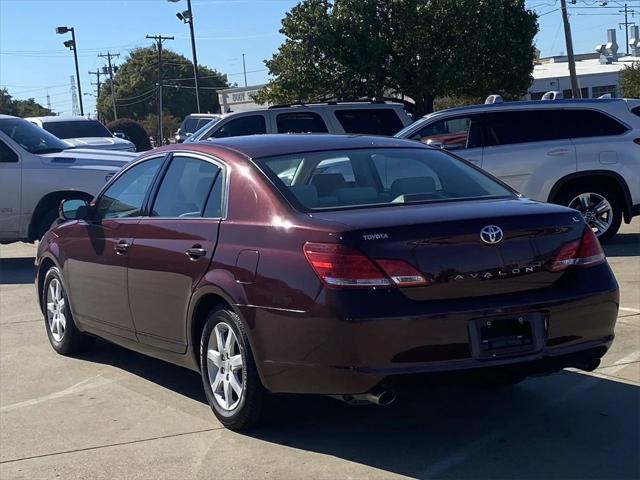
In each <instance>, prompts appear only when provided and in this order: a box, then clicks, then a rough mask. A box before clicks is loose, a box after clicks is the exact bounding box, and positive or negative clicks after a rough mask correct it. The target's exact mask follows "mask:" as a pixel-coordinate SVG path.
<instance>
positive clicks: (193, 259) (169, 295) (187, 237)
mask: <svg viewBox="0 0 640 480" xmlns="http://www.w3.org/2000/svg"><path fill="white" fill-rule="evenodd" d="M223 184H224V169H223V168H221V164H219V163H217V162H216V161H214V160H212V159H210V158H209V157H205V156H199V155H196V154H189V155H186V154H175V155H173V157H172V158H171V160H170V164H169V166H168V168H167V171H166V173H165V174H164V177H163V179H162V183H161V184H160V185H159V187H158V188H157V193H156V194H155V199H154V200H153V203H152V206H151V208H150V211H149V216H148V217H145V218H143V219H142V220H141V221H140V223H139V224H138V226H137V228H136V234H135V238H134V241H133V246H132V248H131V250H130V252H129V304H130V305H131V312H132V315H133V322H134V324H135V326H136V332H137V335H138V340H139V341H140V342H142V343H146V344H149V345H153V346H155V347H158V348H163V349H166V350H171V351H174V352H180V353H182V352H185V351H186V348H187V332H186V318H187V310H188V308H189V300H190V299H191V293H192V291H193V289H194V288H195V287H196V285H197V284H198V282H199V281H200V279H201V278H202V276H203V275H204V274H205V273H206V271H207V268H208V267H209V263H210V262H211V258H212V256H213V253H214V251H215V248H216V242H217V238H218V228H219V225H220V221H221V218H222V216H223V213H222V192H223V188H222V185H223Z"/></svg>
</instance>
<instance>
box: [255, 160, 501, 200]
mask: <svg viewBox="0 0 640 480" xmlns="http://www.w3.org/2000/svg"><path fill="white" fill-rule="evenodd" d="M289 159H291V160H293V159H295V161H296V162H297V163H298V167H299V166H300V165H303V168H300V172H301V173H303V174H300V173H299V174H297V175H296V176H295V178H294V181H293V182H292V184H291V185H285V184H284V183H283V182H282V181H281V180H280V179H279V177H278V175H277V173H276V171H274V170H273V169H272V168H271V166H272V165H276V166H279V165H282V163H283V160H289ZM259 166H260V167H261V168H262V169H263V170H264V172H265V173H266V174H267V175H268V176H269V177H270V178H271V179H272V180H273V181H274V183H275V184H276V186H278V188H280V190H281V191H282V192H283V194H284V195H285V196H287V197H289V198H290V199H291V200H292V201H293V200H294V199H295V201H294V204H295V203H296V202H297V203H299V204H301V205H302V206H303V207H304V209H305V210H318V209H336V208H351V207H357V206H365V205H378V206H384V205H397V204H403V203H413V202H437V201H443V200H454V199H459V200H461V199H468V198H487V197H503V196H512V195H513V194H512V192H510V191H509V190H508V189H506V188H504V187H503V186H502V185H500V184H498V183H497V182H496V181H495V180H493V179H491V178H490V177H489V176H488V175H485V174H483V173H481V172H479V171H478V170H476V169H474V168H472V167H470V166H468V165H466V164H465V163H464V162H462V161H459V160H457V159H456V158H454V157H452V156H451V155H448V154H446V153H444V152H441V151H438V150H431V149H423V148H415V149H410V148H407V149H361V150H346V151H338V152H320V153H318V152H315V153H307V154H304V155H300V154H297V155H295V156H293V155H292V156H287V157H276V158H269V159H264V160H262V162H261V163H259ZM329 166H330V167H331V168H334V169H335V171H331V172H329V170H328V167H329ZM343 172H351V173H350V174H349V176H351V175H353V181H351V180H350V179H349V176H347V175H345V174H344V173H343Z"/></svg>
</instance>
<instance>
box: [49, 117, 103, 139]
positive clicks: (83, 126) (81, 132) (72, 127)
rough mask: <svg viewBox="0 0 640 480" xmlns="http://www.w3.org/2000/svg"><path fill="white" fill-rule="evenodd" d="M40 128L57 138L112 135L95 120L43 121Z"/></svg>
mask: <svg viewBox="0 0 640 480" xmlns="http://www.w3.org/2000/svg"><path fill="white" fill-rule="evenodd" d="M42 128H44V129H45V130H46V131H47V132H50V133H53V134H54V135H55V136H56V137H58V138H87V137H113V135H111V132H110V131H109V130H107V127H105V126H104V125H102V124H101V123H100V122H98V121H97V120H76V121H69V122H44V123H43V124H42Z"/></svg>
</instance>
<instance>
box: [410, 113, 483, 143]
mask: <svg viewBox="0 0 640 480" xmlns="http://www.w3.org/2000/svg"><path fill="white" fill-rule="evenodd" d="M481 135H482V128H481V125H480V123H479V122H478V120H477V117H459V118H449V119H444V120H440V121H438V122H434V123H431V124H429V125H427V126H425V127H424V128H422V129H420V130H418V131H417V132H416V133H415V134H413V135H412V136H411V139H412V140H418V141H420V142H422V143H426V144H427V145H434V146H437V147H442V148H445V149H447V150H460V149H463V148H475V147H479V146H480V145H481Z"/></svg>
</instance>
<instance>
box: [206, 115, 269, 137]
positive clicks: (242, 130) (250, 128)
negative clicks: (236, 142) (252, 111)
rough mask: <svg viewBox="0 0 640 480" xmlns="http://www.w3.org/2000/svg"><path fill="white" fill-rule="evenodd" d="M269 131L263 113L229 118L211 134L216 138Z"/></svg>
mask: <svg viewBox="0 0 640 480" xmlns="http://www.w3.org/2000/svg"><path fill="white" fill-rule="evenodd" d="M263 133H267V123H266V122H265V120H264V116H262V115H247V116H246V117H239V118H234V119H232V120H229V122H227V123H225V124H224V125H223V126H222V127H220V129H219V130H218V131H216V132H213V134H212V135H211V136H212V137H215V138H223V137H242V136H245V135H259V134H263Z"/></svg>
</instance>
